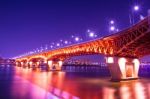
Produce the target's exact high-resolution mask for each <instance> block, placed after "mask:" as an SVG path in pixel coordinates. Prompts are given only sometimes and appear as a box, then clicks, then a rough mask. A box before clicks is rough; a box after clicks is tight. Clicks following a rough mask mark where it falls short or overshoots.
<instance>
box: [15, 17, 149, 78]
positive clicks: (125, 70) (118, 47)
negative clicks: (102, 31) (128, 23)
mask: <svg viewBox="0 0 150 99" xmlns="http://www.w3.org/2000/svg"><path fill="white" fill-rule="evenodd" d="M148 18H149V17H147V18H145V19H144V20H143V21H140V22H139V23H137V24H136V25H134V26H132V27H130V28H128V29H125V30H123V31H120V32H118V33H116V34H113V35H109V36H107V37H104V38H100V39H96V40H93V41H89V42H84V43H81V44H76V45H72V46H67V47H64V48H59V49H56V50H52V51H47V52H42V53H39V54H33V55H29V56H25V57H22V58H18V59H16V61H17V62H22V64H24V62H25V63H26V64H29V65H33V63H35V62H36V63H37V62H39V63H37V64H38V65H39V64H40V63H46V64H48V66H49V67H50V68H52V66H53V65H55V66H56V67H57V69H58V70H61V66H62V64H63V61H64V60H65V59H67V58H70V57H73V56H81V55H89V54H104V55H105V56H107V59H106V60H107V61H106V63H108V66H109V69H110V71H111V73H112V78H113V79H115V80H116V79H117V80H120V79H128V78H138V69H139V60H138V58H140V57H143V56H145V55H149V54H150V25H149V22H148ZM109 57H112V61H111V62H109V61H108V60H109ZM41 58H42V59H41ZM123 58H124V60H123ZM33 60H34V61H33ZM41 60H42V62H40V61H41ZM120 60H121V61H120ZM17 64H19V63H17ZM116 72H117V75H116Z"/></svg>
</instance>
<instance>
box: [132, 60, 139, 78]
mask: <svg viewBox="0 0 150 99" xmlns="http://www.w3.org/2000/svg"><path fill="white" fill-rule="evenodd" d="M133 63H134V68H135V75H134V76H135V77H138V71H139V66H140V61H139V60H138V59H134V60H133Z"/></svg>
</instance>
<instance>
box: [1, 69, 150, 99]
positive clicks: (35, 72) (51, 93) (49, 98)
mask: <svg viewBox="0 0 150 99" xmlns="http://www.w3.org/2000/svg"><path fill="white" fill-rule="evenodd" d="M73 70H74V69H71V71H70V69H69V70H67V69H66V70H65V69H64V70H63V71H61V72H60V71H47V69H46V68H45V67H43V68H38V69H35V68H22V67H15V66H0V93H1V94H0V99H149V98H150V82H149V81H150V80H149V79H145V78H142V79H138V80H131V81H123V82H111V81H110V74H109V73H108V71H107V70H106V71H105V70H104V69H103V70H102V71H99V72H98V71H97V72H93V70H94V69H93V70H91V71H85V72H83V71H78V70H80V69H79V68H78V69H76V70H75V71H73ZM103 73H107V74H106V75H104V74H103ZM140 73H141V71H140ZM102 74H103V75H102ZM140 75H141V74H140ZM142 77H144V75H143V76H142Z"/></svg>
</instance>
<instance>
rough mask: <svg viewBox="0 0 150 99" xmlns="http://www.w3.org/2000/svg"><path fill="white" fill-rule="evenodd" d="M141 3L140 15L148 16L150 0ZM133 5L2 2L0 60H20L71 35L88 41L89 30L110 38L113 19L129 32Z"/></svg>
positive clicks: (83, 0) (79, 0) (82, 0)
mask: <svg viewBox="0 0 150 99" xmlns="http://www.w3.org/2000/svg"><path fill="white" fill-rule="evenodd" d="M134 1H137V0H134ZM138 3H139V5H140V11H139V12H138V14H141V15H143V16H146V15H147V10H148V9H149V8H150V0H138ZM132 4H133V3H132V0H47V1H45V0H29V1H28V0H10V1H8V0H1V1H0V56H2V57H13V56H17V55H20V54H23V53H25V52H28V51H31V50H33V49H36V48H40V47H41V46H45V44H50V43H51V42H57V41H59V40H60V39H70V37H71V35H78V36H82V37H84V36H85V35H86V31H87V29H91V30H93V31H94V32H96V33H97V35H98V36H99V37H100V36H104V35H108V22H109V21H110V20H111V19H113V20H115V21H116V25H117V27H118V28H119V29H123V28H126V27H128V26H129V13H130V10H131V5H132ZM136 14H137V13H136Z"/></svg>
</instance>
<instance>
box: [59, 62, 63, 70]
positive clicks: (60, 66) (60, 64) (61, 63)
mask: <svg viewBox="0 0 150 99" xmlns="http://www.w3.org/2000/svg"><path fill="white" fill-rule="evenodd" d="M62 65H63V61H59V62H58V69H59V70H61V68H62Z"/></svg>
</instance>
